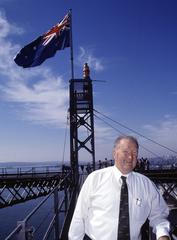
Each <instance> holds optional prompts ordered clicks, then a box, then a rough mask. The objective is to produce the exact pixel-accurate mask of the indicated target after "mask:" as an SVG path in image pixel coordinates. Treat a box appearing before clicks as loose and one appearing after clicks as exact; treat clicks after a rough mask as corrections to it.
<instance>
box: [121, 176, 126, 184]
mask: <svg viewBox="0 0 177 240" xmlns="http://www.w3.org/2000/svg"><path fill="white" fill-rule="evenodd" d="M121 179H122V183H123V184H126V179H127V177H125V176H121Z"/></svg>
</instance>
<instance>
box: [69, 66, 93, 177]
mask: <svg viewBox="0 0 177 240" xmlns="http://www.w3.org/2000/svg"><path fill="white" fill-rule="evenodd" d="M81 149H85V150H86V151H87V152H89V153H90V154H91V158H92V165H91V167H92V169H93V170H94V169H95V143H94V118H93V91H92V80H91V79H90V70H89V67H88V65H87V63H85V64H84V69H83V79H71V80H70V160H71V168H72V171H73V173H74V176H75V180H76V179H77V177H78V156H79V151H80V150H81Z"/></svg>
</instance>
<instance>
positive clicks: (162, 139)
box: [142, 114, 177, 156]
mask: <svg viewBox="0 0 177 240" xmlns="http://www.w3.org/2000/svg"><path fill="white" fill-rule="evenodd" d="M143 128H144V130H145V134H146V136H147V137H148V138H150V139H152V140H154V141H156V142H157V143H160V144H162V145H164V146H166V147H169V148H170V149H172V150H174V151H176V152H177V119H176V118H174V117H171V116H170V115H169V114H166V115H165V116H164V118H163V119H162V120H161V121H159V122H158V123H156V124H154V125H152V124H147V125H145V126H143ZM142 142H143V145H144V146H148V148H149V149H151V151H153V152H155V153H156V154H158V155H160V156H162V155H176V154H175V153H173V152H171V151H169V150H168V149H165V148H163V147H160V146H158V145H156V144H153V143H151V142H149V141H147V140H144V139H142Z"/></svg>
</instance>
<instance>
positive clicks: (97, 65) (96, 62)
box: [78, 47, 104, 71]
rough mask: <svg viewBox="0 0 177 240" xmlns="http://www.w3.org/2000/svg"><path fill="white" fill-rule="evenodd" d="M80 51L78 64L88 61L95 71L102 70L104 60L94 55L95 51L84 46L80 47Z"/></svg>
mask: <svg viewBox="0 0 177 240" xmlns="http://www.w3.org/2000/svg"><path fill="white" fill-rule="evenodd" d="M79 50H80V53H79V56H78V64H79V65H81V64H82V65H83V63H88V65H89V67H90V68H92V69H94V70H95V71H102V70H103V69H104V67H103V64H102V60H101V59H98V58H96V57H95V56H93V53H92V51H91V50H89V49H87V50H86V49H85V48H84V47H80V48H79Z"/></svg>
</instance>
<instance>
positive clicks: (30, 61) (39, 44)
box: [14, 13, 71, 68]
mask: <svg viewBox="0 0 177 240" xmlns="http://www.w3.org/2000/svg"><path fill="white" fill-rule="evenodd" d="M70 18H71V16H70V13H68V14H67V15H66V16H65V17H64V18H63V20H62V21H61V22H59V23H58V24H57V25H55V26H54V27H52V28H51V29H50V30H49V31H48V32H46V33H44V34H43V35H41V36H40V37H38V38H37V39H35V40H34V41H32V42H31V43H29V44H28V45H26V46H25V47H23V48H22V49H21V50H20V52H19V53H17V55H16V57H15V58H14V61H15V62H16V64H17V65H19V66H22V67H24V68H28V67H35V66H39V65H40V64H41V63H43V62H44V61H45V60H46V59H47V58H50V57H53V56H54V55H55V53H56V51H57V50H62V49H64V48H66V47H70V31H71V21H70Z"/></svg>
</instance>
